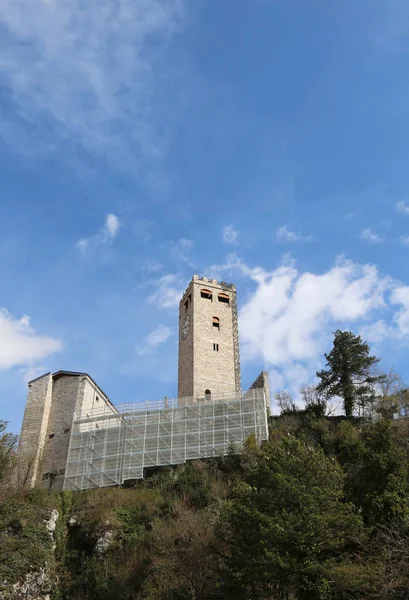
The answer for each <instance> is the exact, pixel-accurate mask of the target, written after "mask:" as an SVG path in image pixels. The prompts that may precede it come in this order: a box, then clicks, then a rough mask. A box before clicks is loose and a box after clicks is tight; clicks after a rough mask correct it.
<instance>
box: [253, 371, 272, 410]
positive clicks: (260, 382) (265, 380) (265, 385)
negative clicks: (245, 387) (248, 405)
mask: <svg viewBox="0 0 409 600" xmlns="http://www.w3.org/2000/svg"><path fill="white" fill-rule="evenodd" d="M260 388H262V389H263V390H264V397H265V399H266V405H267V409H268V410H270V403H271V396H270V381H269V377H268V373H267V371H261V373H260V375H259V376H258V377H257V379H256V380H255V381H254V383H253V384H252V385H251V386H250V388H249V389H250V390H257V389H260Z"/></svg>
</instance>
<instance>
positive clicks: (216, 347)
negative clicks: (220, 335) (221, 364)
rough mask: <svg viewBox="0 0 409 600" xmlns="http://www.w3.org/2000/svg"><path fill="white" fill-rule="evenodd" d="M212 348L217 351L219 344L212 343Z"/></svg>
mask: <svg viewBox="0 0 409 600" xmlns="http://www.w3.org/2000/svg"><path fill="white" fill-rule="evenodd" d="M213 350H214V351H215V352H219V344H213Z"/></svg>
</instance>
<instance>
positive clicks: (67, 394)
mask: <svg viewBox="0 0 409 600" xmlns="http://www.w3.org/2000/svg"><path fill="white" fill-rule="evenodd" d="M82 379H83V378H82V377H76V376H68V375H66V376H62V377H59V378H58V379H56V380H55V381H54V385H53V397H52V408H51V411H50V418H49V422H48V428H47V436H46V440H45V447H44V452H43V460H42V463H41V473H39V480H38V484H39V485H41V486H43V487H48V485H49V483H50V482H49V476H47V474H50V473H52V474H53V476H54V475H55V474H57V476H56V478H55V480H54V481H53V489H62V485H63V479H64V477H63V475H64V471H65V467H66V462H67V455H68V446H69V442H70V431H71V426H72V421H73V418H74V413H75V410H76V407H77V405H78V403H79V402H80V398H81V391H82V390H81V383H82V382H81V380H82ZM50 436H52V437H50Z"/></svg>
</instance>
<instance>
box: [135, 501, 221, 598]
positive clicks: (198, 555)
mask: <svg viewBox="0 0 409 600" xmlns="http://www.w3.org/2000/svg"><path fill="white" fill-rule="evenodd" d="M174 508H175V510H176V511H177V515H176V516H174V517H173V518H172V517H171V518H168V519H167V520H164V519H163V520H160V521H159V520H158V521H157V522H156V523H155V525H154V527H153V530H152V535H151V547H152V550H153V558H152V564H151V573H150V577H149V578H148V580H147V582H146V585H145V591H146V592H147V596H146V597H149V598H152V599H154V598H155V599H156V598H181V599H182V598H184V599H186V600H205V599H207V598H211V597H213V594H214V592H215V590H216V589H217V587H218V584H219V576H218V569H217V565H218V556H217V553H216V552H215V545H216V542H217V538H216V536H215V526H216V520H217V515H216V514H215V512H210V511H206V510H203V511H195V510H193V509H191V508H187V507H185V506H183V505H182V504H177V505H176V506H175V507H174Z"/></svg>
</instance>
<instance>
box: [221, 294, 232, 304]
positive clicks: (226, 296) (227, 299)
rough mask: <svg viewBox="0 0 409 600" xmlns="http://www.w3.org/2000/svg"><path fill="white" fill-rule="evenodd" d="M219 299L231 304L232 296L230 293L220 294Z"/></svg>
mask: <svg viewBox="0 0 409 600" xmlns="http://www.w3.org/2000/svg"><path fill="white" fill-rule="evenodd" d="M218 300H219V302H222V303H223V304H230V296H229V295H228V294H223V293H221V294H219V295H218Z"/></svg>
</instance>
